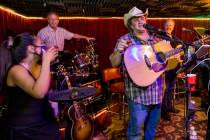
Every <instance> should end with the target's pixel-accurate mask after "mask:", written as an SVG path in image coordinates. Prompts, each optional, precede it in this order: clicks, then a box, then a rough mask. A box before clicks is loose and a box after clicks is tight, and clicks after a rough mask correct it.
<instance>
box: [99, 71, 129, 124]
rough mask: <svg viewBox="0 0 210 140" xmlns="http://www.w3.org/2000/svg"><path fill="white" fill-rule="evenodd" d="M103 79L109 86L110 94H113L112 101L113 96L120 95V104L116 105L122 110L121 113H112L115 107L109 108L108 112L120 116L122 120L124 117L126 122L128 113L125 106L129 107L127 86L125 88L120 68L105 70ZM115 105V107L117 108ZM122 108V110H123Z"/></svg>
mask: <svg viewBox="0 0 210 140" xmlns="http://www.w3.org/2000/svg"><path fill="white" fill-rule="evenodd" d="M102 78H103V81H104V82H105V83H106V84H107V88H108V89H107V90H108V93H110V94H111V100H112V96H113V95H115V94H118V97H119V102H118V103H117V104H115V105H119V107H120V109H119V112H114V111H111V110H110V109H111V107H113V106H111V107H110V106H109V105H107V106H108V111H109V112H111V113H114V114H119V117H120V119H121V116H123V119H124V120H123V121H124V122H125V116H126V112H125V105H127V104H126V103H125V92H124V90H125V86H124V81H123V80H122V77H121V74H120V69H119V68H107V69H105V70H103V71H102ZM115 105H114V106H115ZM121 107H122V109H121Z"/></svg>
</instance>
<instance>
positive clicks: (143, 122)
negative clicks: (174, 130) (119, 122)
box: [127, 101, 161, 140]
mask: <svg viewBox="0 0 210 140" xmlns="http://www.w3.org/2000/svg"><path fill="white" fill-rule="evenodd" d="M128 107H129V114H130V116H129V122H128V130H127V136H128V140H140V139H141V137H142V127H143V126H144V140H153V139H154V137H155V131H156V127H157V125H158V123H159V120H160V114H161V105H160V104H157V105H143V104H139V103H134V102H132V101H128Z"/></svg>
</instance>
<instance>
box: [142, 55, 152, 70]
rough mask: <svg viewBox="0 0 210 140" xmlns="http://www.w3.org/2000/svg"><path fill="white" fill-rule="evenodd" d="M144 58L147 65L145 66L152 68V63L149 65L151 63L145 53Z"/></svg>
mask: <svg viewBox="0 0 210 140" xmlns="http://www.w3.org/2000/svg"><path fill="white" fill-rule="evenodd" d="M144 60H145V63H146V65H147V67H148V68H149V69H152V65H151V63H150V61H149V58H148V57H147V56H146V55H144Z"/></svg>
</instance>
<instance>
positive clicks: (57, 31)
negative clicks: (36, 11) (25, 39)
mask: <svg viewBox="0 0 210 140" xmlns="http://www.w3.org/2000/svg"><path fill="white" fill-rule="evenodd" d="M47 18H48V26H46V27H44V28H42V29H41V30H40V31H39V32H38V34H37V36H38V37H40V38H41V39H42V40H43V43H44V44H46V45H47V46H49V47H50V46H57V47H58V49H59V51H63V50H64V40H65V39H67V40H71V39H72V38H75V39H85V40H87V42H90V41H91V40H95V38H93V37H87V36H84V35H80V34H76V33H72V32H70V31H68V30H66V29H64V28H62V27H58V24H59V15H58V14H57V13H56V12H50V13H48V15H47Z"/></svg>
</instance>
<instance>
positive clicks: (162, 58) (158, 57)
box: [156, 52, 166, 63]
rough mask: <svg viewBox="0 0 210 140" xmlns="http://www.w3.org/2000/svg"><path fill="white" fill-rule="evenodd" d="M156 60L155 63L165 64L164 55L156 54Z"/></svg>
mask: <svg viewBox="0 0 210 140" xmlns="http://www.w3.org/2000/svg"><path fill="white" fill-rule="evenodd" d="M156 59H157V61H159V62H160V63H165V61H166V56H165V55H164V53H162V52H158V53H157V54H156Z"/></svg>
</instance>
